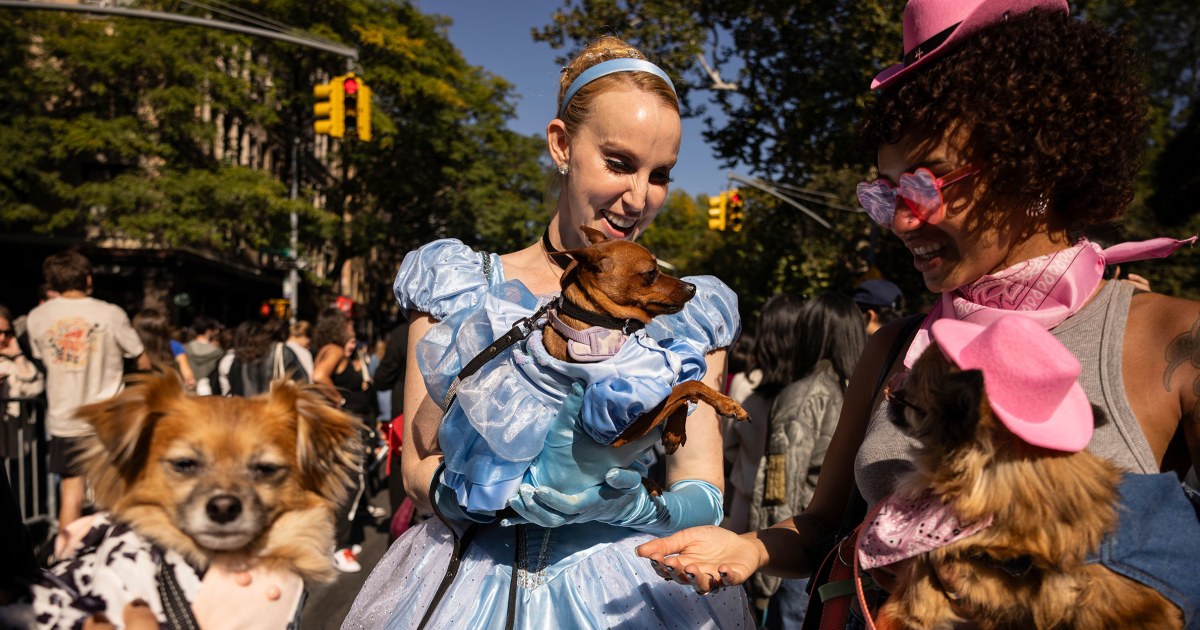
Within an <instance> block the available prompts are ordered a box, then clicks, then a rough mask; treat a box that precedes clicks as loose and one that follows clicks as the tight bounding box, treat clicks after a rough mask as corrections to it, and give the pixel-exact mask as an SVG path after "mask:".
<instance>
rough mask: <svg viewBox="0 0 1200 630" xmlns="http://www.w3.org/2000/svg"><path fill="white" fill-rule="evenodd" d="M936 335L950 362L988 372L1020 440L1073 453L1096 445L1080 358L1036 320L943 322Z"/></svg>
mask: <svg viewBox="0 0 1200 630" xmlns="http://www.w3.org/2000/svg"><path fill="white" fill-rule="evenodd" d="M931 332H932V333H933V338H934V339H935V340H936V341H937V343H938V347H940V348H941V349H942V353H943V354H945V355H946V358H948V359H950V360H951V361H953V362H954V363H955V364H956V365H958V367H960V368H962V369H964V370H980V371H982V372H983V383H984V389H985V390H986V391H987V395H988V402H989V403H990V404H991V407H992V411H993V412H995V414H996V417H997V418H999V419H1000V421H1001V422H1002V423H1004V426H1006V427H1008V430H1009V431H1012V432H1013V434H1015V435H1016V436H1017V437H1019V438H1021V439H1022V440H1025V441H1026V442H1028V443H1030V444H1033V445H1034V446H1041V447H1043V448H1049V449H1053V450H1056V451H1066V452H1071V453H1074V452H1076V451H1081V450H1083V449H1084V448H1085V447H1086V446H1087V445H1088V442H1090V441H1091V439H1092V429H1093V428H1094V426H1095V421H1094V419H1093V418H1092V405H1091V403H1090V402H1088V398H1087V394H1085V393H1083V388H1082V387H1080V386H1079V372H1080V366H1079V360H1078V359H1076V358H1075V355H1073V354H1071V351H1070V350H1067V348H1066V346H1064V345H1062V343H1061V342H1059V341H1058V340H1057V339H1055V338H1054V335H1051V334H1050V331H1048V330H1046V329H1045V328H1042V327H1041V326H1040V325H1039V324H1038V323H1037V322H1035V321H1033V320H1032V319H1030V318H1028V317H1022V316H1020V315H1009V316H1008V317H1002V318H1000V319H998V320H996V321H995V322H993V323H991V324H989V325H987V326H981V325H979V324H974V323H971V322H964V321H959V320H955V319H939V320H937V321H936V322H934V323H933V327H932V329H931Z"/></svg>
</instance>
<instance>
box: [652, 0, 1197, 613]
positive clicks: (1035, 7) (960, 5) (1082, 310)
mask: <svg viewBox="0 0 1200 630" xmlns="http://www.w3.org/2000/svg"><path fill="white" fill-rule="evenodd" d="M1068 13H1069V7H1068V5H1067V2H1066V0H963V1H960V2H944V1H939V0H911V1H910V2H909V3H908V5H907V6H906V7H905V12H904V29H903V30H904V51H905V59H904V62H903V63H900V64H897V65H895V66H892V67H890V68H888V69H887V70H885V71H884V72H883V73H881V74H880V75H879V76H878V77H877V78H876V79H875V82H874V84H873V86H872V87H873V88H874V89H878V90H879V93H878V98H877V99H876V103H875V107H874V110H873V111H872V112H871V113H870V114H869V116H868V118H867V120H866V124H865V126H864V137H865V139H866V140H867V142H868V143H870V144H871V145H873V146H874V147H875V148H877V158H878V171H879V175H880V177H881V179H880V180H876V181H873V182H864V183H862V184H860V185H859V201H860V203H862V205H863V207H864V208H865V209H866V210H867V212H868V214H869V215H870V216H871V218H872V219H874V220H875V221H876V222H878V223H879V224H880V225H881V226H882V227H884V228H886V229H889V230H891V232H892V233H893V234H894V235H895V236H896V237H897V238H899V239H900V240H901V241H902V242H903V243H904V245H905V246H906V247H907V248H908V249H909V250H910V251H911V252H912V255H913V265H914V267H915V268H916V270H917V271H918V272H919V273H920V274H921V275H922V276H923V277H924V280H925V285H926V286H927V287H928V288H929V290H930V291H933V292H936V293H940V294H941V295H940V298H939V300H938V302H937V303H936V304H935V306H934V309H933V311H932V312H931V313H930V315H929V317H928V318H927V319H926V321H925V322H924V323H923V324H922V326H921V328H920V330H918V331H917V333H916V336H915V337H914V338H912V339H911V341H910V339H909V337H908V336H907V335H905V334H902V333H903V332H904V331H905V326H904V324H905V323H906V322H896V323H894V324H892V325H889V326H886V327H884V328H882V329H880V331H879V332H877V333H876V334H875V335H873V336H872V337H871V340H870V342H869V344H868V346H867V349H866V351H865V352H864V354H863V358H862V360H861V361H860V362H859V365H858V368H857V369H856V371H855V374H854V376H853V377H852V379H851V383H850V386H849V387H848V388H847V391H846V397H845V401H846V402H845V404H844V406H843V408H842V415H841V419H840V421H839V423H838V427H837V432H836V433H835V435H834V437H833V439H832V441H831V442H830V445H829V449H828V451H827V453H826V458H825V462H826V463H825V466H824V467H823V468H822V471H821V472H822V474H821V479H820V483H819V484H818V486H817V490H816V492H815V494H814V495H813V498H812V501H811V502H810V503H809V505H808V507H807V508H805V510H804V511H803V513H801V514H799V515H797V516H795V517H794V518H789V519H785V520H783V521H782V522H780V523H778V524H776V525H775V526H773V527H770V528H767V529H763V530H759V531H757V532H752V533H749V534H746V535H744V536H740V537H739V536H736V535H733V534H730V533H728V532H723V531H722V530H719V529H716V528H711V529H699V528H696V529H691V530H686V531H683V532H679V533H677V534H675V535H674V536H672V537H670V538H667V539H662V540H658V541H654V542H652V543H649V544H647V545H644V546H643V547H642V548H641V549H640V550H639V553H641V554H643V555H645V556H646V557H649V558H651V559H653V560H654V561H656V562H657V563H658V566H660V567H662V568H663V572H662V574H661V575H663V576H667V577H671V578H672V579H679V580H680V581H683V582H687V583H690V584H693V586H694V587H695V588H696V589H697V590H700V591H702V592H706V591H708V590H709V589H711V588H714V587H716V586H719V585H723V584H738V583H741V582H742V581H744V580H746V579H747V578H748V577H749V576H750V574H751V573H753V572H754V571H757V570H765V571H767V572H769V573H772V574H775V575H781V576H794V577H800V576H805V575H808V574H809V573H810V572H811V571H813V570H815V569H816V568H817V566H816V565H817V563H819V562H820V561H821V559H822V555H821V554H820V552H819V551H818V549H819V548H820V547H821V543H822V541H823V540H827V539H828V538H830V535H831V534H832V533H834V532H835V531H836V530H837V528H838V524H839V523H840V522H841V521H842V520H843V516H844V515H845V513H846V506H847V503H848V501H849V498H850V497H851V496H852V494H853V489H854V488H855V486H856V485H857V488H858V489H859V490H860V491H861V493H862V496H863V498H865V499H866V503H867V504H868V505H872V504H875V503H877V502H879V501H880V500H881V499H882V498H883V497H885V496H887V495H888V494H889V493H891V492H892V491H893V487H894V484H895V482H896V480H897V479H898V478H899V477H900V476H901V475H902V474H904V473H905V472H907V471H909V470H911V469H912V463H911V461H910V459H911V450H910V449H911V447H912V445H913V444H914V442H913V440H912V439H911V438H908V437H906V436H905V435H903V434H902V433H901V432H900V430H899V429H898V428H897V427H895V426H894V425H892V424H891V423H890V422H889V421H888V420H887V405H886V404H885V401H884V396H883V394H882V393H881V392H880V390H879V389H878V388H877V387H876V383H880V382H886V381H881V377H883V378H885V379H886V378H892V377H893V376H894V375H895V374H897V373H899V372H902V371H904V370H907V369H908V368H910V367H911V366H912V364H913V362H914V361H915V359H916V358H917V357H918V356H919V355H920V353H921V352H922V351H923V350H924V349H925V348H926V347H928V345H929V343H930V336H929V328H930V326H931V325H932V323H933V322H934V321H936V320H938V319H942V318H953V319H955V320H965V321H971V322H974V323H977V324H981V325H986V324H989V323H991V322H994V321H998V320H1000V319H1001V318H1004V317H1028V318H1030V319H1032V320H1034V321H1035V322H1037V323H1038V324H1039V325H1041V326H1043V327H1044V328H1046V329H1049V330H1050V331H1051V332H1052V333H1053V334H1054V336H1055V337H1056V338H1058V340H1059V341H1061V342H1062V343H1063V344H1064V345H1065V346H1066V347H1067V348H1069V349H1070V350H1071V352H1072V353H1073V354H1074V355H1075V356H1076V357H1077V358H1078V359H1079V362H1080V363H1081V364H1082V369H1083V372H1082V374H1081V376H1080V379H1079V381H1080V385H1081V386H1082V387H1083V389H1084V391H1085V392H1086V393H1087V395H1088V398H1089V400H1090V401H1091V403H1092V404H1093V405H1094V406H1095V407H1097V408H1099V409H1101V410H1102V411H1103V415H1104V416H1105V417H1106V418H1107V419H1108V422H1107V423H1105V424H1101V425H1099V426H1096V427H1095V430H1094V432H1093V434H1092V438H1091V442H1090V443H1089V445H1088V450H1090V451H1091V452H1093V453H1095V454H1097V455H1100V456H1102V457H1104V458H1106V459H1107V460H1109V461H1110V462H1112V463H1113V464H1115V465H1117V466H1119V467H1121V468H1124V469H1126V470H1128V471H1132V472H1136V473H1158V472H1160V471H1162V470H1178V469H1182V468H1186V465H1187V461H1186V459H1187V458H1186V457H1183V458H1175V457H1174V454H1175V449H1174V448H1170V449H1169V448H1168V446H1169V445H1170V444H1172V439H1173V438H1175V437H1177V436H1181V437H1182V438H1185V440H1180V442H1183V441H1186V443H1188V444H1191V445H1192V446H1193V449H1192V459H1193V460H1196V459H1197V458H1200V451H1198V450H1197V449H1195V445H1196V444H1200V361H1197V360H1196V359H1195V355H1194V353H1190V350H1189V349H1194V348H1196V347H1198V346H1200V318H1198V315H1200V304H1197V303H1196V302H1192V301H1189V300H1181V299H1176V298H1171V297H1168V296H1165V295H1159V294H1155V293H1146V292H1136V291H1135V288H1134V287H1133V286H1132V285H1130V284H1128V283H1124V282H1106V281H1104V279H1103V278H1102V274H1103V270H1104V267H1105V265H1106V264H1114V263H1119V262H1122V261H1129V260H1138V259H1144V258H1150V257H1156V256H1157V257H1161V256H1165V255H1169V254H1170V252H1172V251H1174V249H1175V248H1176V247H1178V246H1179V242H1178V241H1174V240H1171V239H1165V238H1163V239H1153V240H1151V241H1145V242H1141V243H1123V244H1120V245H1117V246H1114V247H1112V248H1109V249H1101V248H1100V247H1098V246H1094V245H1093V244H1092V243H1090V242H1089V241H1087V240H1086V239H1079V240H1077V239H1076V238H1074V234H1075V233H1076V232H1077V231H1078V230H1079V229H1080V228H1083V227H1085V226H1088V225H1092V224H1096V223H1103V222H1106V221H1112V220H1115V219H1117V218H1118V217H1119V216H1120V215H1121V213H1122V212H1123V211H1124V210H1125V209H1126V207H1127V206H1128V205H1129V203H1130V201H1132V199H1133V196H1134V184H1135V176H1136V175H1137V172H1138V168H1139V166H1140V163H1141V160H1140V158H1141V154H1142V150H1143V148H1144V145H1145V137H1144V133H1145V131H1146V128H1147V119H1146V107H1145V101H1146V90H1145V86H1144V85H1143V83H1142V72H1143V70H1142V67H1141V65H1140V63H1139V62H1138V60H1137V59H1136V57H1135V55H1134V53H1133V51H1132V50H1131V49H1130V48H1129V46H1128V44H1127V43H1126V41H1125V40H1124V39H1123V38H1122V37H1120V36H1118V35H1114V34H1110V33H1107V32H1105V31H1103V30H1102V29H1100V28H1098V27H1096V26H1094V25H1092V24H1089V23H1088V22H1086V21H1084V20H1079V19H1074V18H1072V17H1071V16H1070V15H1069V14H1068ZM1020 343H1021V340H1016V339H1014V340H1013V351H1014V352H1019V351H1020V348H1021V345H1020ZM893 348H895V349H897V350H899V352H898V354H897V358H896V359H895V360H894V361H892V362H891V363H889V362H888V360H887V357H888V356H889V355H891V354H892V350H893ZM1033 367H1034V366H1031V369H1032V368H1033ZM1193 463H1194V462H1193ZM1143 477H1145V478H1156V479H1161V480H1163V482H1164V483H1167V484H1171V483H1172V480H1171V476H1170V475H1157V476H1152V475H1149V474H1147V475H1144V476H1143ZM1175 490H1178V488H1173V489H1172V490H1171V492H1174V491H1175ZM1144 503H1145V502H1144V501H1142V502H1140V503H1139V504H1138V505H1136V506H1134V507H1133V508H1131V509H1128V510H1123V513H1125V514H1129V515H1137V516H1138V518H1144V517H1145V516H1146V515H1147V514H1149V513H1150V512H1152V511H1153V510H1154V509H1155V508H1156V507H1157V506H1155V505H1145V504H1144ZM1192 516H1194V514H1193V515H1192ZM1185 525H1188V524H1187V523H1180V526H1185ZM1193 525H1194V524H1193ZM1140 542H1142V543H1154V542H1155V541H1147V540H1142V541H1140ZM676 554H678V555H676ZM1177 556H1178V552H1172V551H1171V550H1164V553H1163V554H1162V555H1161V556H1159V557H1160V560H1167V559H1169V558H1175V557H1177ZM1182 561H1184V562H1192V564H1191V565H1190V567H1186V568H1185V567H1184V566H1179V567H1177V568H1176V570H1175V571H1174V573H1175V575H1171V573H1172V572H1171V571H1167V572H1165V574H1164V573H1162V572H1160V574H1159V575H1157V576H1156V578H1157V579H1164V580H1169V581H1171V582H1170V588H1167V589H1164V590H1162V592H1163V594H1164V595H1166V596H1168V597H1172V595H1170V594H1168V591H1171V592H1173V593H1174V594H1175V595H1178V594H1183V593H1194V584H1195V580H1194V577H1193V576H1191V574H1190V572H1189V569H1191V568H1194V566H1195V564H1194V563H1195V560H1188V559H1186V558H1185V559H1182ZM1154 568H1155V569H1157V570H1161V569H1162V568H1163V567H1162V562H1159V563H1158V566H1157V567H1154ZM666 569H670V572H668V571H667V570H666ZM1180 569H1182V570H1180ZM688 576H694V577H688ZM716 576H720V577H719V578H718V577H716ZM1176 577H1178V578H1181V579H1177V580H1176V579H1173V578H1176ZM1191 597H1192V599H1191V600H1189V601H1183V600H1181V601H1178V602H1177V603H1178V604H1180V607H1181V608H1183V609H1184V610H1188V609H1191V610H1195V609H1196V607H1197V606H1198V605H1200V602H1198V601H1196V598H1195V596H1194V595H1193V596H1191ZM859 623H861V617H860V619H859Z"/></svg>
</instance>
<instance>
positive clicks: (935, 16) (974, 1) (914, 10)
mask: <svg viewBox="0 0 1200 630" xmlns="http://www.w3.org/2000/svg"><path fill="white" fill-rule="evenodd" d="M1038 8H1042V9H1056V10H1059V11H1062V12H1064V13H1066V12H1068V11H1069V10H1070V9H1069V8H1068V6H1067V0H909V3H908V4H906V5H905V6H904V61H903V62H902V63H898V64H896V65H894V66H892V67H890V68H888V69H887V70H884V71H883V72H880V73H879V76H877V77H875V80H874V81H872V82H871V89H872V90H878V89H880V88H883V87H886V86H888V85H890V84H891V83H892V82H894V81H895V80H896V79H899V78H900V77H901V76H904V73H906V72H908V71H909V70H912V69H913V68H918V67H920V66H921V64H923V63H925V62H927V61H929V60H930V59H933V58H936V57H937V56H938V55H940V54H942V53H944V52H946V51H947V50H950V49H952V48H953V47H954V46H956V45H958V43H959V42H961V41H962V40H964V39H966V38H967V37H969V36H970V35H971V34H972V33H974V32H975V31H978V30H979V29H981V28H983V27H985V26H988V25H990V24H995V23H996V22H999V21H1001V20H1003V19H1004V18H1005V17H1006V16H1008V15H1010V14H1017V13H1024V12H1026V11H1029V10H1030V9H1038Z"/></svg>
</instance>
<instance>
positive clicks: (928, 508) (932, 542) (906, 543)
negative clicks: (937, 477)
mask: <svg viewBox="0 0 1200 630" xmlns="http://www.w3.org/2000/svg"><path fill="white" fill-rule="evenodd" d="M991 525H992V516H991V515H988V517H987V518H985V519H983V520H980V521H976V522H974V523H963V522H962V520H960V519H959V518H958V515H957V514H955V513H954V510H953V509H951V508H950V506H949V505H947V504H945V503H942V502H941V500H940V499H938V498H937V497H935V496H933V494H932V493H931V492H929V491H928V490H926V491H925V492H923V493H921V494H920V495H919V496H917V497H901V496H898V495H895V494H893V495H891V496H889V497H887V498H886V499H884V500H882V501H880V502H879V504H878V505H876V506H875V509H874V510H873V512H872V514H871V515H869V516H868V517H867V520H866V521H865V525H864V527H863V530H862V533H860V534H859V536H858V545H857V547H858V562H859V566H860V567H862V568H863V569H874V568H876V567H884V566H887V565H889V564H893V563H895V562H899V561H901V560H906V559H908V558H913V557H915V556H919V555H921V554H923V553H925V552H927V551H932V550H934V549H937V548H939V547H944V546H946V545H949V544H950V543H953V542H957V541H959V540H962V539H964V538H966V537H968V536H973V535H975V534H976V533H978V532H980V531H982V530H984V529H987V528H988V527H991Z"/></svg>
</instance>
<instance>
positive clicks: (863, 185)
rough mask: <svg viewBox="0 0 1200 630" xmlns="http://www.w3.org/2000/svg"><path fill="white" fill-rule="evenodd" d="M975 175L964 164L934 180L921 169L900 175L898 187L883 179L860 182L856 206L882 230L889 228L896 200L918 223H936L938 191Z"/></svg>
mask: <svg viewBox="0 0 1200 630" xmlns="http://www.w3.org/2000/svg"><path fill="white" fill-rule="evenodd" d="M978 172H979V169H978V168H975V167H974V166H973V165H971V164H967V165H966V166H961V167H959V168H956V169H954V170H953V171H950V172H949V173H946V174H945V175H943V176H942V177H938V176H936V175H934V174H933V171H930V170H929V169H927V168H924V167H922V168H918V169H917V170H916V171H914V172H912V173H904V174H903V175H901V176H900V183H899V184H898V185H896V184H892V183H891V182H889V181H888V180H886V179H877V180H875V181H873V182H860V183H859V184H858V203H859V204H861V205H862V207H863V209H864V210H866V211H867V216H869V217H871V219H872V220H873V221H875V222H876V223H878V224H879V225H880V226H882V227H885V228H889V229H890V228H891V227H892V221H893V220H895V218H896V205H897V201H898V200H903V201H904V205H905V206H907V207H908V210H909V212H912V214H913V216H914V217H916V218H917V220H918V221H920V222H921V223H938V222H939V221H941V220H942V218H944V216H945V212H944V210H945V204H944V203H943V200H942V190H943V189H945V188H947V187H948V186H950V185H951V184H954V183H956V182H959V181H962V180H963V179H966V178H967V177H970V176H971V175H974V174H976V173H978Z"/></svg>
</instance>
